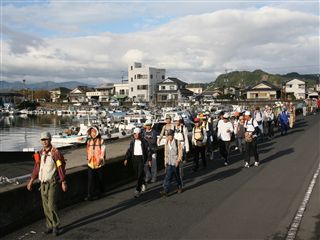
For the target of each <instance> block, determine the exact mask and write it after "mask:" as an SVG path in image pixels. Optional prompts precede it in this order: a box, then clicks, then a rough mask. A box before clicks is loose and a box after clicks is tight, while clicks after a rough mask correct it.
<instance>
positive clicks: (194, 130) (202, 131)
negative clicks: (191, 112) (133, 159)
mask: <svg viewBox="0 0 320 240" xmlns="http://www.w3.org/2000/svg"><path fill="white" fill-rule="evenodd" d="M200 128H201V134H202V136H203V138H204V130H203V127H202V126H201V127H200ZM195 132H196V127H194V128H193V135H194V134H195ZM197 141H198V140H197Z"/></svg>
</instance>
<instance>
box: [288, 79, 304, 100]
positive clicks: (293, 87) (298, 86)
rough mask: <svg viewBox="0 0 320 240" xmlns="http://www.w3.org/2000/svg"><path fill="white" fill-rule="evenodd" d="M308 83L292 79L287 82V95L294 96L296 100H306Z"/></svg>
mask: <svg viewBox="0 0 320 240" xmlns="http://www.w3.org/2000/svg"><path fill="white" fill-rule="evenodd" d="M306 89H307V87H306V82H305V81H302V80H299V79H292V80H290V81H288V82H286V86H285V93H286V95H287V96H288V95H290V94H293V95H294V96H295V98H296V99H305V98H306V93H307V91H306Z"/></svg>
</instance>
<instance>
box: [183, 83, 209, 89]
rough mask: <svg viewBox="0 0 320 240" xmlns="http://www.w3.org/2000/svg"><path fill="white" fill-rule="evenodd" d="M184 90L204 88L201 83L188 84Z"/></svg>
mask: <svg viewBox="0 0 320 240" xmlns="http://www.w3.org/2000/svg"><path fill="white" fill-rule="evenodd" d="M186 88H202V89H203V88H205V85H204V84H203V83H189V84H188V85H187V87H186Z"/></svg>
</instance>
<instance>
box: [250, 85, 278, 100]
mask: <svg viewBox="0 0 320 240" xmlns="http://www.w3.org/2000/svg"><path fill="white" fill-rule="evenodd" d="M246 92H247V99H264V100H266V99H279V98H280V94H281V89H280V88H279V87H277V86H275V85H273V84H272V83H270V82H268V81H261V82H259V83H257V84H255V85H253V86H251V87H249V88H248V89H247V91H246Z"/></svg>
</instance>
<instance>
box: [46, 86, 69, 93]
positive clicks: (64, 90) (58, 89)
mask: <svg viewBox="0 0 320 240" xmlns="http://www.w3.org/2000/svg"><path fill="white" fill-rule="evenodd" d="M51 91H60V92H71V89H69V88H65V87H58V88H54V89H51V90H50V92H51Z"/></svg>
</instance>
